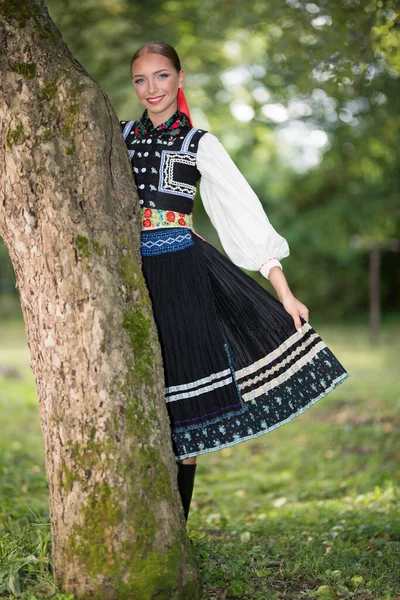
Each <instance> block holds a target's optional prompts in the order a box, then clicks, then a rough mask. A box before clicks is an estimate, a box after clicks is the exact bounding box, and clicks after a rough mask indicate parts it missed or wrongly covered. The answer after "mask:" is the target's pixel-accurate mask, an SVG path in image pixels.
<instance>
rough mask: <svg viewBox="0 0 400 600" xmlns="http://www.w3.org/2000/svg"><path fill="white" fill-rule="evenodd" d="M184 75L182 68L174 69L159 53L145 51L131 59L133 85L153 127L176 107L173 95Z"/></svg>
mask: <svg viewBox="0 0 400 600" xmlns="http://www.w3.org/2000/svg"><path fill="white" fill-rule="evenodd" d="M184 79H185V72H184V71H183V70H182V69H181V70H180V71H179V73H178V71H177V70H176V69H175V67H174V65H173V64H172V62H171V61H170V60H169V58H167V57H166V56H162V55H161V54H155V53H153V52H149V53H148V54H144V55H143V56H140V57H139V58H137V59H136V60H135V62H134V63H133V65H132V82H133V87H134V88H135V92H136V94H137V97H138V99H139V101H140V102H141V104H143V106H144V107H145V108H147V111H148V114H149V117H150V119H151V120H152V122H153V125H154V126H155V127H157V125H160V124H161V123H164V122H165V121H167V119H169V117H171V116H172V115H173V114H174V112H175V111H176V109H177V103H176V96H177V93H178V88H180V87H182V85H183V81H184Z"/></svg>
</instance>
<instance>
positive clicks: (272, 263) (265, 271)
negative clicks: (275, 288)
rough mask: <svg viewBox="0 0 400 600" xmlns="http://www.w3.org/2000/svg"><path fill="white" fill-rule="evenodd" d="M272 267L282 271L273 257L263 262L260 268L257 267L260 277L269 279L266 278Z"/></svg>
mask: <svg viewBox="0 0 400 600" xmlns="http://www.w3.org/2000/svg"><path fill="white" fill-rule="evenodd" d="M272 267H279V268H280V269H282V265H281V263H280V262H279V260H278V259H277V258H275V257H273V258H269V259H268V260H267V261H266V262H264V263H263V264H262V265H261V267H259V269H258V270H259V271H260V273H261V275H263V277H265V278H266V279H269V277H268V276H269V272H270V270H271V269H272ZM282 270H283V269H282Z"/></svg>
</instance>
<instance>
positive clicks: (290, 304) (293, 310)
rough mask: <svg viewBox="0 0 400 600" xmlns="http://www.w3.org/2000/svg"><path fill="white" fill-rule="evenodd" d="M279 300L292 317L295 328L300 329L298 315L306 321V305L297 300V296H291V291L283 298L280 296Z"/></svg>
mask: <svg viewBox="0 0 400 600" xmlns="http://www.w3.org/2000/svg"><path fill="white" fill-rule="evenodd" d="M281 302H282V304H283V307H284V309H285V310H286V312H288V313H289V315H291V316H292V317H293V321H294V325H295V327H296V329H300V327H301V325H302V323H301V321H300V317H303V319H305V320H306V321H308V308H307V306H306V305H305V304H303V303H302V302H300V300H297V298H295V296H293V294H292V293H291V292H290V294H287V295H285V296H284V297H283V298H281Z"/></svg>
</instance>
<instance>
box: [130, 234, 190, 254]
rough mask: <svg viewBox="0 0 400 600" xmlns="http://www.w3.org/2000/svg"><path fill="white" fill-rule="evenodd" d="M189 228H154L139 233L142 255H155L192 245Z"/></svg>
mask: <svg viewBox="0 0 400 600" xmlns="http://www.w3.org/2000/svg"><path fill="white" fill-rule="evenodd" d="M193 244H194V242H193V240H192V234H191V231H190V229H186V227H179V228H176V229H165V228H163V229H155V230H152V231H142V233H141V234H140V252H141V255H142V256H155V255H157V254H165V253H166V252H177V251H178V250H183V249H184V248H188V247H189V246H193Z"/></svg>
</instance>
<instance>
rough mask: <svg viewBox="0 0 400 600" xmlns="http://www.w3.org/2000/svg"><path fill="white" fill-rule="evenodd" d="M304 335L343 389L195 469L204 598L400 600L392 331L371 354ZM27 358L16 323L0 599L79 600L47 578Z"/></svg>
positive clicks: (326, 330) (4, 328)
mask: <svg viewBox="0 0 400 600" xmlns="http://www.w3.org/2000/svg"><path fill="white" fill-rule="evenodd" d="M312 324H313V326H314V327H315V328H316V329H317V331H318V332H319V333H320V334H321V336H322V337H323V339H324V341H325V342H326V343H327V345H328V346H329V347H330V348H331V349H332V350H333V352H334V353H335V354H336V355H337V357H338V358H339V360H340V361H341V362H342V363H343V365H344V366H345V367H346V369H347V370H348V371H349V373H350V378H349V379H347V380H346V381H345V382H344V383H343V384H342V385H340V386H339V387H338V388H336V389H335V390H334V391H333V392H332V393H330V394H329V395H328V396H327V397H325V398H323V399H322V400H320V401H319V402H318V403H317V404H316V405H315V406H313V407H312V408H310V410H308V411H306V412H305V413H304V414H303V415H301V416H299V417H297V418H296V419H294V420H292V421H291V422H290V423H288V424H286V425H284V426H283V427H280V428H279V429H277V430H275V431H273V432H271V433H269V434H267V435H264V436H261V437H260V438H258V439H256V440H253V441H248V442H245V443H242V444H239V445H237V446H234V447H232V448H228V449H224V450H220V451H218V452H214V453H211V454H208V455H205V456H201V457H199V459H198V468H197V474H196V481H195V490H194V496H193V502H192V506H191V512H190V515H189V522H188V535H189V537H190V538H191V539H192V541H193V545H194V549H195V553H196V556H197V560H198V564H199V566H200V569H201V576H202V586H203V594H202V600H222V599H225V598H245V599H254V600H273V599H286V600H297V599H300V598H301V599H313V598H321V599H334V598H335V599H336V598H352V599H353V600H368V599H376V600H378V599H380V600H394V599H398V600H400V566H399V565H400V516H399V511H398V507H399V497H400V494H399V475H400V462H399V458H400V443H399V436H398V431H399V427H400V410H399V409H400V384H399V378H398V362H399V359H398V357H399V356H400V322H398V321H395V320H393V319H391V320H390V321H389V320H388V321H387V322H386V323H384V326H383V330H382V336H381V341H380V345H379V346H378V347H376V348H372V347H371V346H370V344H369V341H368V331H367V329H366V327H365V326H364V325H362V324H360V325H357V324H354V323H353V324H351V325H349V324H347V325H340V326H339V325H332V326H328V325H326V324H324V325H321V326H320V327H318V326H317V325H316V324H315V323H312ZM29 361H30V358H29V351H28V349H27V345H26V338H25V331H24V325H23V323H22V322H21V321H12V320H9V321H8V323H7V324H5V323H4V322H3V323H1V322H0V366H1V365H3V366H4V365H8V366H10V367H15V368H16V370H17V372H18V373H19V378H16V377H4V376H3V377H2V376H1V375H0V427H1V437H0V598H9V597H14V596H16V597H18V598H21V599H22V600H36V599H43V598H50V597H51V598H53V600H73V596H72V595H65V594H64V595H63V594H61V593H59V591H58V590H57V588H56V587H55V585H54V583H53V579H52V575H51V562H50V550H51V536H50V526H49V519H48V505H47V484H46V478H45V473H44V456H43V439H42V434H41V430H40V425H39V416H38V407H37V398H36V393H35V385H34V380H33V376H32V372H31V370H30V367H29ZM132 600H136V599H132ZM137 600H140V599H137ZM188 600H191V599H188Z"/></svg>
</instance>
